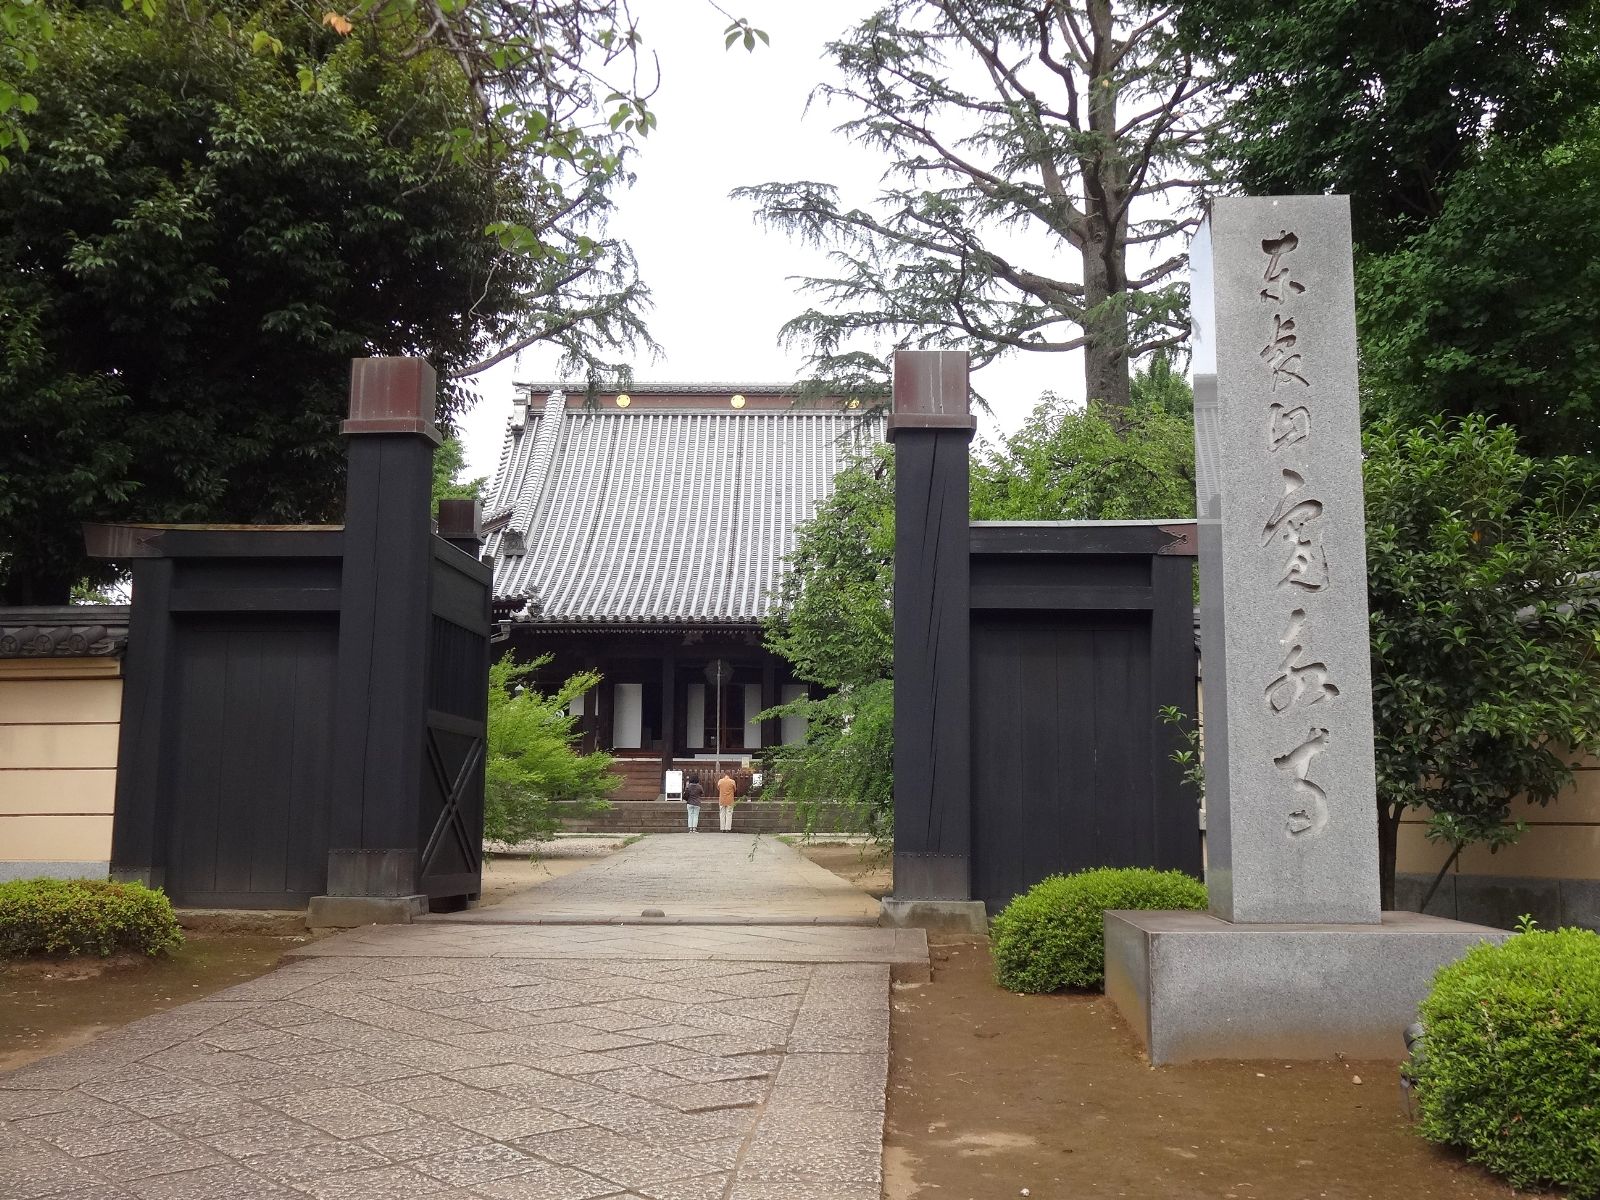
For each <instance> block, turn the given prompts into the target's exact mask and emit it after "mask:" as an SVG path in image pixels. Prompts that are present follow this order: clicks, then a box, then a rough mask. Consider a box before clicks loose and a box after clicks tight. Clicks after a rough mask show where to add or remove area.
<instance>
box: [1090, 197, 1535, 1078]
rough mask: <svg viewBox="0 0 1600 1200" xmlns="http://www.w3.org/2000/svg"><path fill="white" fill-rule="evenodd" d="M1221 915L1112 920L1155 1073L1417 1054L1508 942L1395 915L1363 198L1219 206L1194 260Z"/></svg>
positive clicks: (1112, 960)
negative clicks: (1370, 589)
mask: <svg viewBox="0 0 1600 1200" xmlns="http://www.w3.org/2000/svg"><path fill="white" fill-rule="evenodd" d="M1190 268H1191V288H1190V293H1191V304H1192V309H1193V321H1194V347H1193V349H1194V393H1195V459H1196V486H1195V490H1196V505H1197V508H1196V513H1197V516H1198V519H1199V534H1200V596H1201V639H1200V650H1201V661H1202V675H1203V677H1204V696H1205V703H1204V714H1205V760H1206V761H1205V767H1206V818H1207V840H1206V851H1207V870H1206V884H1207V888H1208V890H1209V892H1210V897H1211V911H1210V913H1209V914H1204V913H1137V912H1120V913H1108V914H1107V915H1106V993H1107V995H1108V996H1110V997H1111V998H1112V1000H1113V1001H1114V1002H1115V1003H1116V1004H1117V1006H1118V1007H1119V1008H1120V1009H1121V1011H1122V1012H1123V1013H1124V1015H1125V1016H1127V1018H1128V1019H1129V1021H1130V1022H1131V1023H1132V1024H1133V1026H1134V1028H1135V1030H1136V1031H1137V1032H1138V1033H1139V1034H1140V1035H1141V1036H1142V1037H1143V1039H1144V1042H1145V1045H1146V1047H1147V1049H1148V1050H1149V1053H1150V1058H1151V1061H1153V1062H1172V1061H1181V1060H1185V1059H1197V1058H1218V1057H1230V1058H1238V1057H1274V1058H1278V1057H1286V1058H1315V1057H1322V1056H1324V1055H1328V1054H1332V1053H1334V1052H1336V1051H1337V1052H1343V1053H1346V1054H1349V1055H1353V1056H1369V1057H1398V1056H1399V1054H1400V1053H1401V1050H1402V1040H1401V1033H1402V1030H1403V1029H1404V1028H1405V1026H1406V1025H1407V1024H1409V1023H1410V1022H1411V1021H1413V1020H1415V1011H1416V1005H1417V1003H1418V1001H1420V1000H1421V998H1422V997H1423V995H1425V994H1426V992H1427V988H1428V985H1429V982H1430V980H1431V979H1432V976H1433V973H1434V972H1435V971H1436V970H1437V969H1438V968H1439V967H1440V966H1442V965H1443V964H1444V963H1446V962H1449V961H1451V960H1452V959H1454V958H1456V957H1458V956H1459V955H1460V954H1461V953H1463V952H1464V951H1465V950H1466V949H1467V948H1468V947H1469V946H1471V945H1472V944H1474V943H1475V942H1477V941H1479V940H1480V939H1484V938H1488V939H1498V938H1503V937H1505V936H1506V935H1505V933H1504V932H1503V931H1500V930H1493V929H1489V928H1486V927H1482V926H1476V925H1464V924H1461V923H1458V922H1455V921H1446V920H1442V919H1439V918H1435V917H1425V916H1419V915H1417V914H1413V913H1383V912H1381V911H1380V908H1379V888H1378V841H1377V804H1376V796H1375V787H1376V783H1375V777H1374V769H1373V741H1372V736H1373V735H1372V682H1371V666H1370V661H1371V660H1370V647H1369V641H1368V637H1369V635H1368V622H1367V573H1366V538H1365V509H1364V505H1363V501H1362V486H1361V436H1360V406H1359V393H1358V387H1357V378H1356V333H1355V287H1354V277H1353V270H1352V262H1351V247H1350V211H1349V202H1348V198H1347V197H1343V196H1293V197H1262V198H1238V199H1228V200H1219V201H1217V202H1216V204H1215V205H1214V207H1213V209H1212V211H1211V214H1210V216H1209V218H1208V219H1207V221H1206V223H1205V224H1204V225H1203V226H1202V228H1201V229H1200V231H1199V233H1198V234H1197V235H1196V236H1195V239H1194V242H1193V244H1192V245H1191V247H1190Z"/></svg>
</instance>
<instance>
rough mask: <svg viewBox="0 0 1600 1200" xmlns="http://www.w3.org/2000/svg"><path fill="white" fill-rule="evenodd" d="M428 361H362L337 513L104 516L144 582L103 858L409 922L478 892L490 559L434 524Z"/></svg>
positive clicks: (207, 896)
mask: <svg viewBox="0 0 1600 1200" xmlns="http://www.w3.org/2000/svg"><path fill="white" fill-rule="evenodd" d="M433 403H434V379H433V372H432V370H431V369H430V368H429V367H428V366H427V364H426V363H423V362H420V361H419V360H414V359H366V360H359V361H358V362H357V363H356V368H355V372H354V376H353V381H352V404H351V420H350V421H348V422H347V423H346V425H345V432H346V433H348V434H350V435H351V447H350V474H349V488H348V492H347V496H346V514H345V524H344V525H343V526H320V527H311V526H300V527H289V528H286V527H269V526H154V525H107V526H90V527H87V529H86V531H85V532H86V537H87V540H88V543H89V550H90V553H91V554H96V555H99V556H101V557H104V558H110V559H116V560H120V561H126V562H128V563H129V565H130V567H131V568H132V571H133V584H134V602H133V606H132V614H131V618H130V629H129V638H128V653H127V658H126V662H125V682H124V686H123V719H122V730H121V740H120V744H119V751H118V755H119V758H118V772H117V801H116V813H115V816H114V818H113V828H112V850H111V866H112V874H113V876H114V877H116V878H120V879H135V880H139V881H141V882H145V883H149V884H152V885H155V886H164V887H165V888H166V889H167V892H168V894H169V895H170V896H171V897H172V899H173V901H174V902H176V903H179V904H186V905H217V906H226V907H239V908H286V907H293V906H300V905H304V904H307V902H308V901H309V902H311V904H312V907H313V909H314V910H316V909H317V906H318V905H319V904H322V903H323V902H328V901H331V903H328V904H324V905H323V908H322V910H321V911H320V912H318V913H317V915H318V916H319V917H320V918H321V919H322V920H323V921H324V922H325V923H328V924H346V923H352V924H359V923H365V922H366V921H374V920H405V919H409V917H410V915H413V914H414V913H415V912H417V911H420V909H421V908H422V907H424V906H427V905H431V906H433V907H439V908H450V907H459V906H460V905H462V904H464V903H466V902H467V901H468V900H470V899H473V898H475V897H476V896H477V895H478V893H479V890H480V877H481V864H482V842H483V772H484V741H485V734H486V726H485V722H486V718H487V703H488V669H489V639H490V630H491V626H490V610H489V595H490V587H491V577H490V572H489V569H488V567H486V566H485V565H484V564H483V563H481V562H479V561H478V557H477V547H478V543H479V538H478V533H477V509H476V505H473V504H468V505H467V506H466V514H465V516H463V510H462V509H461V507H460V506H455V507H453V508H452V509H451V510H450V513H449V516H448V518H445V517H444V515H443V512H444V510H443V509H441V513H442V518H441V523H442V524H443V525H444V526H445V527H444V528H443V530H442V533H434V532H433V530H432V528H431V523H430V519H429V518H430V514H429V511H428V508H429V503H430V501H429V496H430V488H431V482H432V470H431V465H432V452H433V446H434V445H435V444H436V443H437V441H438V433H437V431H436V430H435V429H434V427H433V424H432V416H433V411H434V410H433Z"/></svg>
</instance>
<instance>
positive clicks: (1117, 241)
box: [1078, 0, 1132, 408]
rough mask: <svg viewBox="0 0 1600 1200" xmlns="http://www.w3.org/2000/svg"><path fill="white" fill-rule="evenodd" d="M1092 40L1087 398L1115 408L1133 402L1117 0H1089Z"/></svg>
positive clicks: (1084, 164)
mask: <svg viewBox="0 0 1600 1200" xmlns="http://www.w3.org/2000/svg"><path fill="white" fill-rule="evenodd" d="M1086 11H1087V16H1088V19H1089V28H1090V30H1091V35H1090V37H1091V40H1092V42H1093V47H1094V48H1093V53H1092V54H1091V55H1090V63H1089V79H1088V96H1087V99H1088V110H1089V130H1090V132H1091V133H1093V134H1095V135H1097V138H1096V139H1095V149H1093V150H1092V151H1090V152H1089V153H1086V154H1084V155H1083V156H1082V157H1080V159H1079V160H1078V168H1079V170H1080V171H1081V172H1082V173H1083V205H1084V217H1085V221H1084V238H1083V242H1082V252H1083V300H1084V307H1085V309H1086V310H1087V315H1086V316H1085V318H1084V323H1083V332H1084V334H1085V335H1086V336H1087V338H1088V344H1087V345H1086V346H1085V347H1084V351H1083V359H1084V362H1083V370H1084V385H1085V393H1084V394H1085V395H1086V396H1087V398H1088V399H1090V400H1098V401H1100V402H1101V403H1102V404H1108V405H1111V406H1113V407H1116V408H1126V407H1127V406H1128V404H1129V402H1130V400H1131V398H1132V397H1131V391H1130V388H1129V383H1128V309H1127V300H1128V249H1127V244H1126V239H1127V229H1128V223H1127V218H1126V215H1124V214H1122V213H1121V209H1122V204H1123V201H1124V199H1125V198H1126V197H1127V194H1128V187H1129V182H1128V180H1129V172H1128V163H1127V162H1126V161H1125V160H1124V158H1123V157H1122V150H1121V148H1120V147H1119V146H1118V139H1117V126H1118V121H1117V102H1118V99H1119V95H1120V92H1121V86H1122V79H1121V76H1120V68H1119V67H1118V65H1117V64H1118V58H1119V54H1120V46H1119V44H1118V41H1117V28H1116V14H1115V12H1114V10H1113V7H1112V0H1088V4H1087V10H1086Z"/></svg>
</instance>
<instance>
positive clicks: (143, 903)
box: [0, 879, 183, 958]
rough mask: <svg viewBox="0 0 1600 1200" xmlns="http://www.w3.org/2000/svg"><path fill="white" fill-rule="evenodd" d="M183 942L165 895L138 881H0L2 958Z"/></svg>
mask: <svg viewBox="0 0 1600 1200" xmlns="http://www.w3.org/2000/svg"><path fill="white" fill-rule="evenodd" d="M181 945H183V934H182V932H180V931H179V929H178V922H177V919H176V918H175V917H173V915H172V904H171V902H170V901H168V899H167V897H166V895H165V894H164V893H162V892H159V891H152V890H151V889H150V888H147V887H144V886H143V885H142V884H137V883H107V882H105V881H104V880H94V879H16V880H13V881H11V882H10V883H0V958H19V957H21V956H23V955H28V954H97V955H100V956H101V957H102V958H103V957H105V956H106V955H108V954H113V953H115V952H116V951H118V950H131V951H135V952H137V953H141V954H162V953H165V952H166V951H168V950H175V949H177V948H178V947H179V946H181Z"/></svg>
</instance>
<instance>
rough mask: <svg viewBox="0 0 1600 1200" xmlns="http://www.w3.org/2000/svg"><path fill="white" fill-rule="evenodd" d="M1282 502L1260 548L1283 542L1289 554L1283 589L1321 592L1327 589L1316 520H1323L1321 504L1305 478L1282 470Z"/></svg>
mask: <svg viewBox="0 0 1600 1200" xmlns="http://www.w3.org/2000/svg"><path fill="white" fill-rule="evenodd" d="M1282 476H1283V498H1282V499H1280V500H1279V501H1278V506H1277V507H1276V508H1274V509H1273V510H1272V516H1271V517H1269V518H1268V519H1267V523H1266V526H1265V528H1264V529H1263V530H1262V535H1261V544H1262V545H1263V546H1270V545H1272V543H1273V542H1274V541H1281V542H1283V543H1284V545H1285V546H1286V547H1288V550H1289V557H1288V560H1287V562H1286V563H1285V565H1284V569H1283V578H1282V579H1280V580H1279V583H1280V584H1282V585H1286V586H1290V587H1295V588H1299V589H1301V590H1302V591H1307V592H1320V591H1322V590H1323V589H1324V588H1326V587H1327V586H1328V558H1327V554H1326V553H1325V552H1324V550H1323V548H1322V538H1321V531H1320V530H1319V529H1318V527H1317V519H1318V518H1319V517H1321V516H1322V507H1323V506H1322V501H1321V500H1318V499H1317V498H1316V497H1315V496H1313V495H1311V492H1310V489H1309V488H1308V487H1307V486H1306V480H1305V476H1303V475H1301V474H1300V472H1298V471H1291V470H1290V469H1289V468H1288V467H1285V468H1283V472H1282Z"/></svg>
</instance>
